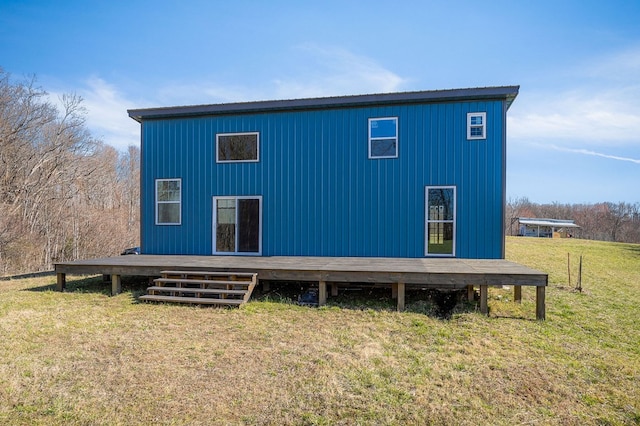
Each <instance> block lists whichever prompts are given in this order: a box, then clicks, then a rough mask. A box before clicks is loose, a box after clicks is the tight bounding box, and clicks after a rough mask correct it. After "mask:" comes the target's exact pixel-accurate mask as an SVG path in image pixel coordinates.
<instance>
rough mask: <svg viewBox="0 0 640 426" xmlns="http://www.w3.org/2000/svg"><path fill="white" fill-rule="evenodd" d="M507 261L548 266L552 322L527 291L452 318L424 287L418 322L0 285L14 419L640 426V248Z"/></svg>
mask: <svg viewBox="0 0 640 426" xmlns="http://www.w3.org/2000/svg"><path fill="white" fill-rule="evenodd" d="M567 253H570V255H571V262H572V263H571V265H572V270H571V278H572V285H571V286H569V284H568V276H567V275H568V274H567ZM580 255H583V257H584V265H583V277H582V286H583V292H582V293H579V292H576V291H574V289H573V287H574V286H575V280H576V278H577V273H578V257H579V256H580ZM507 258H508V259H510V260H513V261H516V262H520V263H523V264H525V265H527V266H531V267H533V268H536V269H540V270H543V271H545V272H547V273H549V278H550V284H549V288H548V290H547V320H546V321H544V322H540V321H536V320H535V300H534V299H535V290H534V289H528V288H523V302H522V304H521V305H517V304H514V303H512V302H511V299H512V291H511V290H509V289H504V290H502V289H491V290H490V294H489V296H490V298H489V307H490V317H488V318H487V317H485V316H483V315H480V314H479V313H477V310H476V309H475V306H474V305H461V306H459V307H458V308H457V309H456V311H455V313H454V315H453V317H452V319H451V320H441V319H438V318H437V317H435V316H432V315H425V312H426V313H429V312H431V311H432V309H431V307H430V306H429V304H428V302H426V301H424V300H418V298H416V297H414V296H415V295H414V296H412V295H411V294H409V295H408V298H407V308H408V311H407V312H404V313H397V312H394V310H393V308H394V305H393V303H392V302H391V301H390V300H386V299H384V298H374V299H373V300H372V299H371V298H366V297H362V296H360V297H355V296H343V297H341V298H340V299H338V300H335V299H331V298H330V299H329V305H328V306H327V307H323V308H321V309H317V308H305V307H300V306H297V305H294V304H292V303H288V301H287V299H286V298H285V297H284V296H283V297H282V298H278V297H277V295H275V294H272V295H271V299H266V300H265V299H261V300H259V301H252V302H251V303H249V304H247V305H245V306H244V307H242V308H241V309H216V308H198V307H190V306H173V305H161V304H139V303H136V299H135V296H136V295H138V294H139V293H140V292H141V291H142V290H143V289H144V286H143V285H141V284H136V283H133V282H130V283H127V282H125V292H124V293H123V294H121V295H118V296H116V297H109V296H107V295H106V294H105V292H106V290H107V289H108V285H103V284H102V283H101V282H100V281H101V279H99V278H90V279H81V278H80V277H78V278H75V277H68V280H69V281H68V286H69V291H68V292H66V293H57V292H55V291H52V289H53V287H54V281H55V277H39V278H31V279H21V280H12V281H0V424H10V425H22V424H24V425H31V424H43V425H45V424H46V425H63V424H64V425H69V424H71V425H73V424H82V425H102V424H103V425H132V424H140V425H142V424H144V425H148V424H172V425H173V424H176V425H177V424H190V425H199V424H203V425H205V424H273V425H280V424H296V425H297V424H308V425H316V424H317V425H328V424H345V425H352V424H363V425H366V424H398V425H402V424H418V425H423V424H435V425H452V424H462V425H480V424H491V425H514V424H532V425H540V424H544V425H547V424H552V425H553V424H558V425H602V424H605V425H633V424H640V245H631V244H614V243H603V242H594V241H583V240H575V239H568V240H551V239H534V238H508V240H507ZM338 305H339V306H338Z"/></svg>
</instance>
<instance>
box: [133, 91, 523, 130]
mask: <svg viewBox="0 0 640 426" xmlns="http://www.w3.org/2000/svg"><path fill="white" fill-rule="evenodd" d="M519 89H520V86H494V87H480V88H467V89H446V90H427V91H415V92H397V93H378V94H368V95H349V96H333V97H321V98H303V99H289V100H268V101H253V102H236V103H226V104H208V105H188V106H174V107H160V108H143V109H129V110H127V113H128V114H129V117H131V118H133V119H134V120H136V121H138V122H142V121H143V120H145V119H158V118H171V117H186V116H204V115H218V114H240V113H251V112H265V111H283V110H300V109H321V108H339V107H354V106H367V105H387V104H411V103H430V102H439V101H463V100H484V99H501V100H505V101H506V103H507V109H508V108H509V107H510V106H511V103H512V102H513V100H514V99H515V98H516V96H518V91H519Z"/></svg>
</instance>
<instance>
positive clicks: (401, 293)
mask: <svg viewBox="0 0 640 426" xmlns="http://www.w3.org/2000/svg"><path fill="white" fill-rule="evenodd" d="M396 288H397V291H398V294H397V296H398V312H402V311H404V283H396Z"/></svg>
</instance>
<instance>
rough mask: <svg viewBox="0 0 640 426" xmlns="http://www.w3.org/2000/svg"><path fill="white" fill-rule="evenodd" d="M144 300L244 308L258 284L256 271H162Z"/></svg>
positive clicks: (141, 298) (149, 288)
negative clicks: (242, 306) (243, 305)
mask: <svg viewBox="0 0 640 426" xmlns="http://www.w3.org/2000/svg"><path fill="white" fill-rule="evenodd" d="M160 273H161V274H162V277H161V278H156V279H155V280H153V286H151V287H148V288H147V294H146V295H143V296H140V300H144V301H153V302H172V303H193V304H201V305H219V306H240V305H242V304H243V303H246V302H247V301H248V300H249V298H250V297H251V293H252V292H253V289H254V288H255V286H256V283H257V282H258V274H256V273H252V272H211V271H161V272H160Z"/></svg>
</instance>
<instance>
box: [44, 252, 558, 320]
mask: <svg viewBox="0 0 640 426" xmlns="http://www.w3.org/2000/svg"><path fill="white" fill-rule="evenodd" d="M168 269H176V270H183V271H184V270H190V271H220V272H228V271H237V272H252V273H257V274H258V279H259V280H282V281H316V282H318V284H319V303H320V304H324V303H325V302H326V297H327V292H326V288H327V287H326V285H327V283H328V282H329V283H344V282H348V283H371V284H389V285H390V286H391V287H392V289H393V294H394V295H395V296H397V299H398V310H403V309H404V292H405V288H406V287H420V288H439V289H464V288H467V289H469V290H471V289H472V288H473V287H479V289H480V309H481V311H482V312H485V313H486V312H488V307H487V288H488V287H489V286H503V285H510V286H514V299H515V300H516V301H519V300H520V297H521V287H522V286H533V287H536V301H537V303H536V317H537V318H538V319H544V317H545V287H546V285H547V280H548V277H547V274H545V273H543V272H540V271H537V270H534V269H531V268H528V267H526V266H523V265H520V264H517V263H514V262H509V261H506V260H500V259H498V260H476V259H451V258H448V259H440V258H416V259H413V258H412V259H407V258H366V257H302V256H272V257H265V256H172V255H130V256H118V257H108V258H100V259H90V260H77V261H73V262H62V263H57V264H56V265H55V270H56V273H57V276H58V290H60V291H62V290H64V287H65V276H66V274H76V275H81V274H104V275H111V277H112V293H114V294H117V293H119V292H120V276H122V275H128V276H129V275H140V276H153V277H159V276H160V275H161V271H163V270H168Z"/></svg>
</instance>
